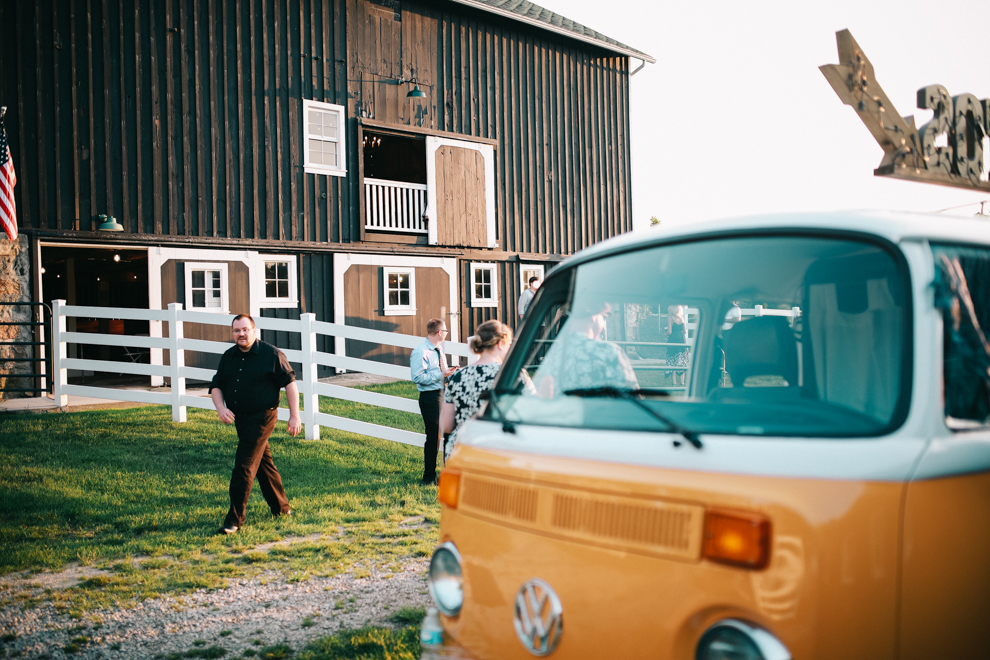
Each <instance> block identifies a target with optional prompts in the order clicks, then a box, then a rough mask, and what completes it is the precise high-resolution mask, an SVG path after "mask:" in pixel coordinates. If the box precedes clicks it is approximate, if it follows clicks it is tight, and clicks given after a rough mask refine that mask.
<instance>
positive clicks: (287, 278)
mask: <svg viewBox="0 0 990 660" xmlns="http://www.w3.org/2000/svg"><path fill="white" fill-rule="evenodd" d="M261 263H262V264H263V267H262V268H261V276H260V278H259V279H258V280H256V282H257V284H258V286H259V288H260V295H258V298H259V305H260V306H261V307H266V308H271V307H295V306H296V305H297V304H298V301H299V297H298V293H297V288H296V259H295V257H290V256H281V255H279V256H275V255H267V254H266V255H262V256H261Z"/></svg>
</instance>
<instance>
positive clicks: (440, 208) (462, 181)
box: [426, 136, 496, 248]
mask: <svg viewBox="0 0 990 660" xmlns="http://www.w3.org/2000/svg"><path fill="white" fill-rule="evenodd" d="M494 158H495V152H494V149H493V148H492V146H491V145H489V144H478V143H475V142H468V141H467V140H451V139H449V138H438V137H432V136H431V137H427V138H426V185H427V200H428V204H429V215H430V223H429V226H428V230H429V241H430V244H431V245H450V246H462V247H489V248H493V247H496V244H495V163H494Z"/></svg>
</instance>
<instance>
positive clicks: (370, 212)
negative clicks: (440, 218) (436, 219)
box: [364, 178, 427, 234]
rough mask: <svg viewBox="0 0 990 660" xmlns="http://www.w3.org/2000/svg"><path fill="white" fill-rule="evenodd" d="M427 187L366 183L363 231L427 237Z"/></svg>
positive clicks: (414, 184) (384, 181)
mask: <svg viewBox="0 0 990 660" xmlns="http://www.w3.org/2000/svg"><path fill="white" fill-rule="evenodd" d="M425 216H426V185H425V184H419V183H405V182H404V181H387V180H385V179H368V178H365V180H364V228H365V229H372V230H374V231H397V232H404V233H412V234H425V233H427V231H426V220H425Z"/></svg>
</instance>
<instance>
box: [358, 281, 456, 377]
mask: <svg viewBox="0 0 990 660" xmlns="http://www.w3.org/2000/svg"><path fill="white" fill-rule="evenodd" d="M415 270H416V315H415V316H385V315H383V314H382V309H383V306H384V283H383V281H382V267H381V266H366V265H354V266H351V267H350V268H348V269H347V271H346V272H345V273H344V299H345V300H346V301H347V302H346V308H345V317H346V323H347V325H353V326H357V327H359V328H372V329H374V330H384V331H386V332H398V333H401V334H406V335H422V336H423V337H426V323H427V322H428V321H429V320H430V319H431V318H434V317H438V316H440V308H441V307H444V308H446V307H447V306H448V303H449V302H450V279H449V277H448V275H447V273H445V272H444V271H443V269H441V268H416V269H415ZM446 311H447V312H449V311H450V310H446ZM410 353H411V351H410V349H407V348H398V347H395V346H385V345H382V344H370V343H366V342H359V341H354V340H350V339H349V340H347V355H349V356H351V357H360V358H364V359H366V360H378V361H381V362H388V363H389V364H408V363H409V354H410Z"/></svg>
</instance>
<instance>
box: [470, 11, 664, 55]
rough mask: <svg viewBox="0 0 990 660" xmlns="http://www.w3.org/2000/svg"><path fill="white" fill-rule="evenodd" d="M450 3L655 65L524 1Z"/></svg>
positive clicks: (627, 48)
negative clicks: (472, 8)
mask: <svg viewBox="0 0 990 660" xmlns="http://www.w3.org/2000/svg"><path fill="white" fill-rule="evenodd" d="M453 1H454V2H456V3H458V4H462V5H467V6H469V7H474V8H475V9H480V10H481V11H484V12H488V13H491V14H498V15H500V16H504V17H506V18H509V19H511V20H514V21H520V22H522V23H528V24H530V25H534V26H536V27H538V28H542V29H544V30H550V31H551V32H556V33H558V34H562V35H565V36H568V37H571V38H572V39H577V40H579V41H585V42H587V43H591V44H595V45H596V46H599V47H601V48H605V49H606V50H610V51H612V52H615V53H619V54H621V55H627V56H629V57H634V58H636V59H638V60H643V61H645V62H649V63H650V64H654V63H656V59H654V58H653V57H651V56H650V55H647V54H646V53H643V52H641V51H638V50H636V49H635V48H630V47H629V46H626V45H625V44H621V43H619V42H618V41H616V40H615V39H611V38H609V37H606V36H605V35H604V34H602V33H601V32H596V31H594V30H592V29H591V28H589V27H586V26H584V25H581V24H580V23H575V22H574V21H572V20H571V19H569V18H565V17H563V16H561V15H560V14H555V13H553V12H552V11H550V10H549V9H544V8H543V7H541V6H539V5H536V4H533V3H532V2H527V0H453Z"/></svg>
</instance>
